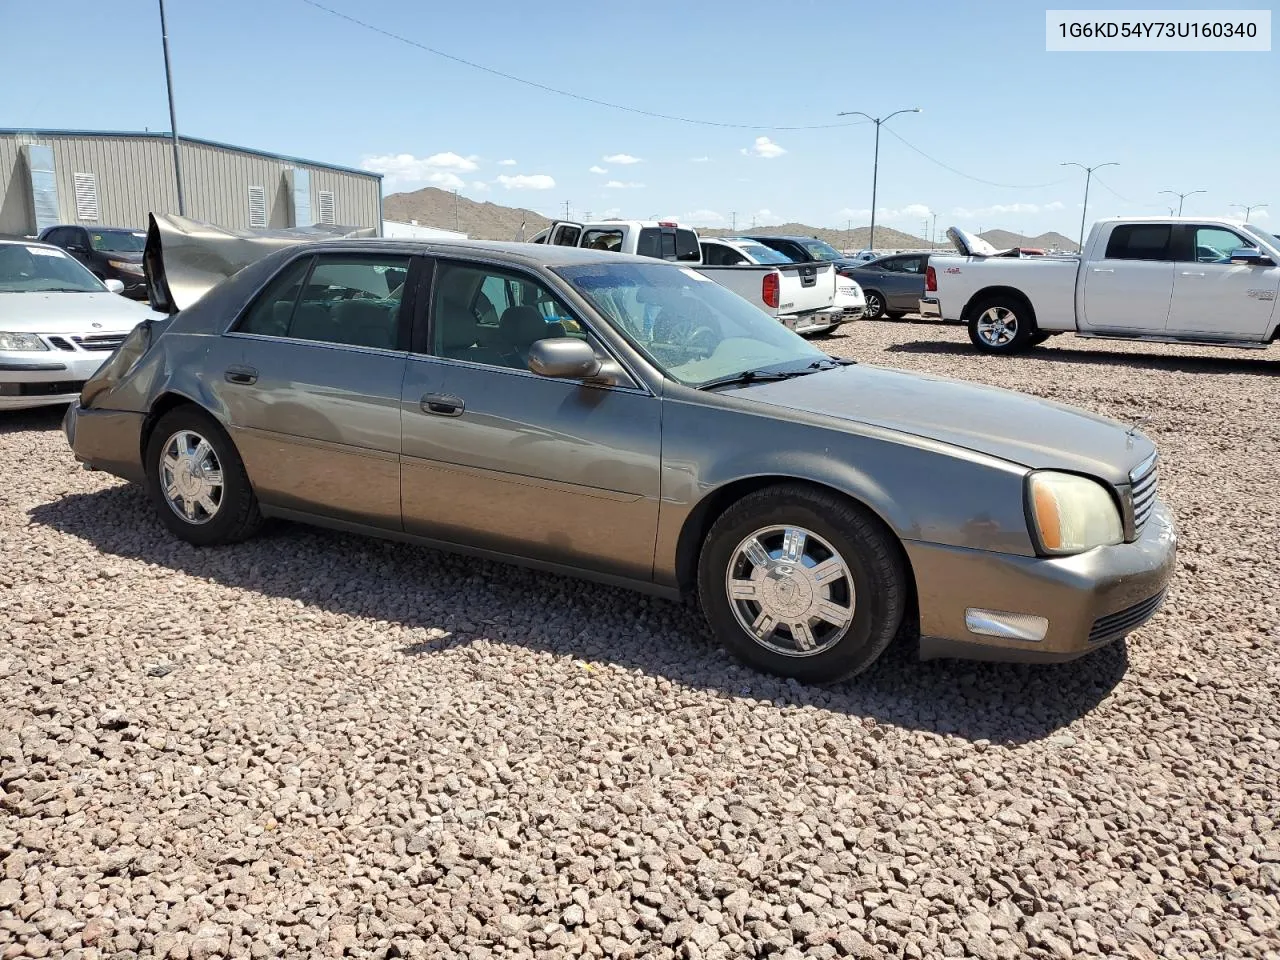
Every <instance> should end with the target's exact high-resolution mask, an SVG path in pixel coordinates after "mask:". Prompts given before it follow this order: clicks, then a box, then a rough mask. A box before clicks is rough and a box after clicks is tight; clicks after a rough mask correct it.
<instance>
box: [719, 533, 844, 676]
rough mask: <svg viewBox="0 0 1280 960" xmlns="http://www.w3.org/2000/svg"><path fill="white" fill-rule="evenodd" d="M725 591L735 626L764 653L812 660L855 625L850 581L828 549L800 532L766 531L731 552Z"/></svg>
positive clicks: (837, 557) (841, 563)
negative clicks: (739, 627)
mask: <svg viewBox="0 0 1280 960" xmlns="http://www.w3.org/2000/svg"><path fill="white" fill-rule="evenodd" d="M724 585H725V590H726V591H727V592H728V594H729V605H730V607H732V608H733V615H734V617H736V618H737V620H738V623H739V625H741V627H742V628H743V629H744V630H746V631H747V633H748V634H749V635H750V636H752V637H753V638H754V639H755V641H756V642H757V643H758V644H760V645H761V646H762V647H764V648H765V649H767V650H770V651H772V652H774V653H778V654H781V655H783V656H786V657H811V656H814V655H815V654H819V653H823V652H824V651H826V650H828V649H830V648H831V647H832V646H833V645H834V644H836V643H837V642H838V641H839V640H840V639H841V638H842V637H843V636H844V635H845V634H846V633H847V632H848V631H849V627H850V626H852V624H853V611H854V605H855V597H854V594H855V590H854V586H853V575H852V574H851V573H850V571H849V566H848V564H847V563H845V561H844V558H843V557H842V556H840V554H839V553H837V552H836V550H835V548H833V547H832V546H831V545H830V544H829V543H827V542H826V541H824V540H823V539H822V538H821V537H819V536H818V535H817V534H815V533H813V532H812V531H809V530H806V529H804V528H803V527H793V526H785V527H765V528H763V529H761V530H757V531H756V532H755V533H753V534H751V535H750V536H749V537H747V538H746V539H745V540H743V541H742V542H741V543H740V544H738V546H737V549H735V550H734V551H733V556H732V558H731V559H730V561H729V569H728V570H727V571H726V572H725V583H724Z"/></svg>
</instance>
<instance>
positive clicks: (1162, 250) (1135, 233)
mask: <svg viewBox="0 0 1280 960" xmlns="http://www.w3.org/2000/svg"><path fill="white" fill-rule="evenodd" d="M1172 240H1173V227H1172V226H1170V225H1169V224H1167V223H1163V224H1162V223H1132V224H1124V225H1122V226H1118V227H1116V228H1115V229H1113V230H1112V231H1111V238H1110V239H1109V240H1108V241H1107V254H1106V258H1107V259H1108V260H1172V259H1173V242H1172Z"/></svg>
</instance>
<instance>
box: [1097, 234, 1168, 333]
mask: <svg viewBox="0 0 1280 960" xmlns="http://www.w3.org/2000/svg"><path fill="white" fill-rule="evenodd" d="M1080 269H1081V270H1083V271H1084V296H1083V297H1082V302H1081V316H1080V329H1081V330H1084V331H1091V330H1098V331H1102V332H1108V331H1109V332H1115V333H1123V332H1127V331H1133V332H1145V333H1163V332H1164V328H1165V322H1166V321H1167V320H1168V319H1169V301H1170V299H1171V298H1172V296H1173V225H1172V224H1168V223H1134V224H1121V225H1119V226H1117V227H1115V228H1114V229H1113V230H1112V231H1111V236H1110V238H1109V239H1108V241H1107V249H1106V252H1105V254H1104V256H1103V257H1102V259H1100V260H1084V259H1082V260H1081V262H1080Z"/></svg>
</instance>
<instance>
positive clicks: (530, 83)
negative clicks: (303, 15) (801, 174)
mask: <svg viewBox="0 0 1280 960" xmlns="http://www.w3.org/2000/svg"><path fill="white" fill-rule="evenodd" d="M302 2H303V3H305V4H306V5H307V6H309V7H314V8H315V9H317V10H323V11H324V12H325V13H327V14H329V15H331V16H334V17H337V18H338V19H340V20H346V21H347V22H348V23H354V24H355V25H356V26H358V27H363V28H364V29H365V30H369V31H372V32H373V33H378V34H381V35H382V36H384V37H388V38H390V39H392V40H396V41H398V42H400V43H404V44H407V45H409V46H411V47H416V48H417V49H419V50H423V51H425V52H427V53H430V54H433V55H434V56H437V57H443V58H444V59H445V60H452V61H453V62H454V63H460V64H462V65H463V66H464V67H471V68H472V69H473V70H480V71H482V72H484V73H488V74H491V75H493V76H495V77H501V78H502V79H503V80H510V81H512V82H514V83H522V84H524V85H525V86H526V87H533V88H534V89H536V90H542V91H544V92H546V93H554V94H555V95H556V96H559V97H568V98H570V99H571V100H581V101H582V102H583V103H593V104H595V105H596V106H598V107H608V108H609V109H611V110H623V111H625V112H627V113H635V114H639V115H640V116H642V117H653V118H655V119H658V120H675V121H677V122H679V123H691V124H694V125H696V126H701V127H727V128H730V129H735V130H829V129H831V128H833V127H856V126H861V125H862V124H864V123H866V122H867V121H865V120H858V121H855V122H853V123H807V124H796V125H792V126H768V125H765V124H759V123H723V122H720V121H718V120H702V119H699V118H697V117H680V116H676V115H674V114H670V113H658V112H656V111H654V110H641V109H640V108H639V107H629V106H627V105H626V104H622V103H610V102H609V101H608V100H597V99H596V98H595V97H588V96H584V95H583V94H580V93H573V92H572V91H569V90H561V89H559V88H558V87H550V86H547V85H546V84H545V83H538V82H537V81H536V80H529V79H527V78H525V77H517V76H516V75H515V74H511V73H505V72H504V71H502V70H497V69H495V68H493V67H486V66H485V65H484V64H482V63H476V62H474V61H472V60H466V59H463V58H462V57H459V56H455V55H454V54H452V53H445V52H444V51H443V50H437V49H436V48H435V47H429V46H427V45H426V44H425V43H419V42H418V41H417V40H411V39H409V38H408V37H402V36H401V35H400V34H398V33H392V32H391V31H390V30H384V29H383V28H382V27H379V26H376V25H375V24H372V23H369V22H367V21H365V20H361V19H359V18H357V17H353V16H351V15H350V14H346V13H343V12H342V11H341V10H335V9H333V8H332V7H328V6H325V5H324V4H323V3H319V2H317V0H302Z"/></svg>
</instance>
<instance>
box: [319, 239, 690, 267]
mask: <svg viewBox="0 0 1280 960" xmlns="http://www.w3.org/2000/svg"><path fill="white" fill-rule="evenodd" d="M352 246H355V247H387V248H395V249H397V250H406V249H409V250H421V251H423V252H424V253H426V254H428V255H432V256H449V255H450V254H456V255H460V256H475V255H486V254H488V255H491V256H497V257H504V258H510V259H512V260H520V261H522V262H525V263H533V264H538V265H541V266H546V267H567V266H576V265H580V264H589V263H643V264H654V263H666V262H667V261H665V260H659V259H657V258H655V257H638V256H634V255H632V254H627V253H615V252H613V251H610V250H592V249H590V248H586V247H561V246H556V245H554V244H545V243H520V242H517V241H509V240H431V239H426V240H415V239H413V238H411V237H404V238H398V237H356V238H350V237H349V238H340V237H339V238H334V239H331V240H311V241H306V242H303V243H300V244H297V246H296V247H295V248H294V249H298V248H309V249H313V250H324V249H326V248H333V247H343V248H349V247H352Z"/></svg>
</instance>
